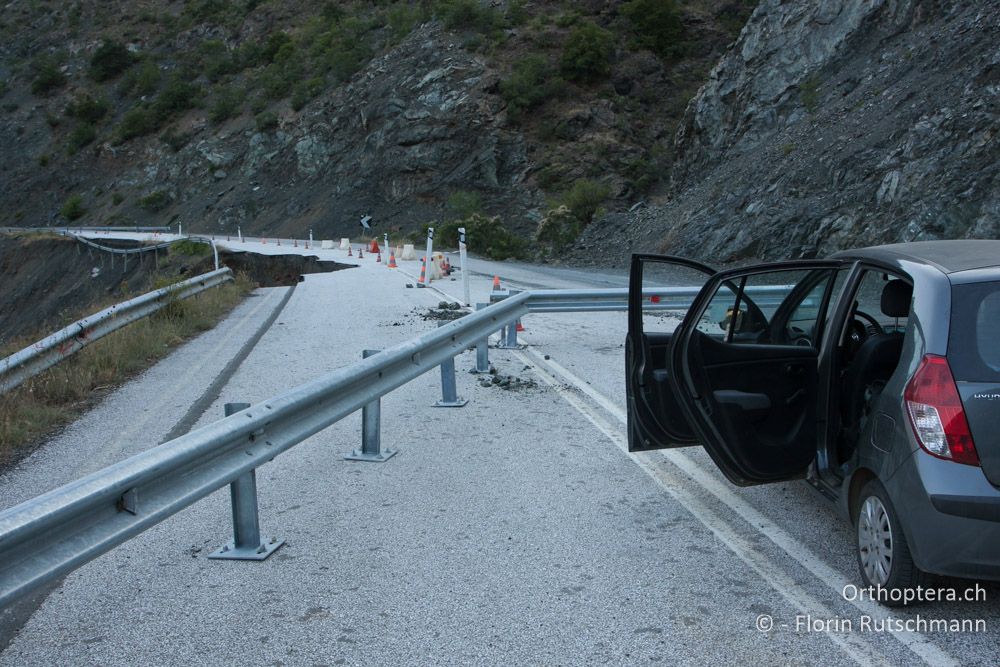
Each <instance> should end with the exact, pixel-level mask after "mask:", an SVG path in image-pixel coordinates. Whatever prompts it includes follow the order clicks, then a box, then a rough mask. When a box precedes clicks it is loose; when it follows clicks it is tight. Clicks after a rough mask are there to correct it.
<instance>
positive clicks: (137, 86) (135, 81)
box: [118, 59, 163, 97]
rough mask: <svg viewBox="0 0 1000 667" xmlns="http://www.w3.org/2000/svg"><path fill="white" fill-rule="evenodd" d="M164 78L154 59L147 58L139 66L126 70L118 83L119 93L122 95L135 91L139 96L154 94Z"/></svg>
mask: <svg viewBox="0 0 1000 667" xmlns="http://www.w3.org/2000/svg"><path fill="white" fill-rule="evenodd" d="M162 78H163V75H162V74H161V73H160V68H159V66H158V65H157V64H156V63H155V62H154V61H152V60H149V59H145V60H143V61H142V62H141V63H140V64H139V66H138V67H133V68H131V69H129V70H128V71H127V72H125V76H123V77H122V80H121V83H119V84H118V94H119V95H121V96H122V97H124V96H126V95H131V94H133V93H134V94H135V95H137V96H139V97H142V96H145V95H152V94H153V93H155V92H156V90H157V89H158V88H159V87H160V79H162Z"/></svg>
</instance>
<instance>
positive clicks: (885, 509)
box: [854, 479, 926, 607]
mask: <svg viewBox="0 0 1000 667" xmlns="http://www.w3.org/2000/svg"><path fill="white" fill-rule="evenodd" d="M854 518H855V525H856V526H857V554H858V567H859V569H860V570H861V577H862V579H864V582H865V585H866V586H873V587H881V588H883V589H887V591H888V592H891V591H894V590H903V589H908V588H914V587H916V586H921V585H923V583H924V581H925V579H926V575H925V574H924V573H923V572H921V571H920V569H919V568H918V567H917V566H916V565H915V564H914V563H913V556H912V555H911V554H910V547H909V545H908V544H907V543H906V537H905V536H904V535H903V529H902V527H901V526H900V524H899V519H898V518H897V517H896V510H895V508H893V506H892V503H891V502H890V501H889V496H888V494H887V493H886V492H885V488H884V487H883V486H882V485H881V484H880V483H879V481H878V480H874V479H873V480H871V481H870V482H868V483H867V484H866V485H865V486H864V488H863V489H862V490H861V496H860V498H859V500H858V505H857V510H856V513H855V517H854ZM896 597H900V598H901V597H902V596H896V595H891V594H890V595H886V596H880V597H879V600H880V601H881V602H882V603H883V604H885V605H887V606H890V607H896V606H900V605H902V604H903V601H902V599H900V600H899V601H895V600H894V598H896Z"/></svg>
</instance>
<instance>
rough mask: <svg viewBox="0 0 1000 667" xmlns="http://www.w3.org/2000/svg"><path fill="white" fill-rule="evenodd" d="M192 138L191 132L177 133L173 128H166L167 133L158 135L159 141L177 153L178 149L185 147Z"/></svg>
mask: <svg viewBox="0 0 1000 667" xmlns="http://www.w3.org/2000/svg"><path fill="white" fill-rule="evenodd" d="M193 136H194V133H193V132H178V131H177V130H175V129H174V128H172V127H170V128H167V131H166V132H164V133H163V134H161V135H160V141H162V142H163V143H165V144H166V145H167V146H169V147H170V150H172V151H173V152H175V153H176V152H178V151H179V150H180V149H182V148H184V147H185V146H187V143H188V142H189V141H191V138H192V137H193Z"/></svg>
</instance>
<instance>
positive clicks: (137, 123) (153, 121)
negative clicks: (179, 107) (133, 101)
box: [117, 106, 160, 141]
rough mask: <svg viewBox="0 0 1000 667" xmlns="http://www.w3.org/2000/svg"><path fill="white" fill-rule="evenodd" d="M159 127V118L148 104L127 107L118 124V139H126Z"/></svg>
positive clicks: (148, 132)
mask: <svg viewBox="0 0 1000 667" xmlns="http://www.w3.org/2000/svg"><path fill="white" fill-rule="evenodd" d="M159 127H160V119H159V116H158V115H157V113H156V112H155V111H153V110H152V109H151V108H149V107H148V106H138V107H134V108H132V109H129V110H128V111H127V112H126V113H125V116H124V117H123V118H122V122H121V123H120V124H119V125H118V131H117V134H118V140H119V141H128V140H129V139H134V138H135V137H141V136H143V135H146V134H150V133H152V132H155V131H156V130H158V129H159Z"/></svg>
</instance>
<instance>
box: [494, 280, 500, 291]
mask: <svg viewBox="0 0 1000 667" xmlns="http://www.w3.org/2000/svg"><path fill="white" fill-rule="evenodd" d="M493 291H494V292H499V291H500V276H493Z"/></svg>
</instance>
